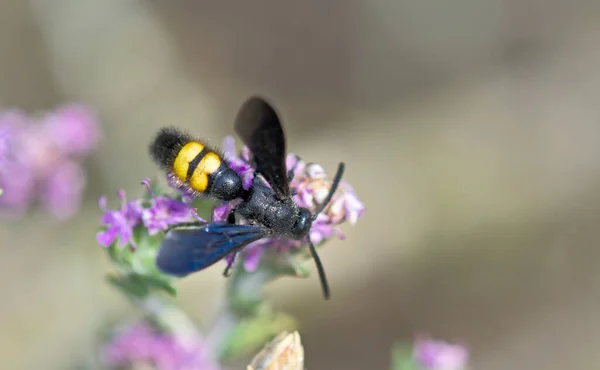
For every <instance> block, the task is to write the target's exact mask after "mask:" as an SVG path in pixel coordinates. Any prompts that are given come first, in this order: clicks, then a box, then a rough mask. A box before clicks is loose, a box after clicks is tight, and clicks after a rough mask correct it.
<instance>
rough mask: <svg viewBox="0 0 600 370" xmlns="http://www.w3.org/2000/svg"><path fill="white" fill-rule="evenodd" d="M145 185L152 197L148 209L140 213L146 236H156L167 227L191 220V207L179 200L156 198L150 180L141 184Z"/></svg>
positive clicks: (165, 197) (161, 196) (164, 197)
mask: <svg viewBox="0 0 600 370" xmlns="http://www.w3.org/2000/svg"><path fill="white" fill-rule="evenodd" d="M142 184H144V185H146V188H147V189H148V192H149V193H150V194H151V195H152V201H151V204H150V207H149V208H144V210H143V211H142V220H143V222H144V226H146V228H147V229H148V234H150V235H156V234H157V233H158V232H159V231H162V230H167V228H168V227H169V225H174V224H178V223H181V222H189V221H191V219H192V207H191V206H190V205H188V204H186V203H183V202H181V201H179V200H176V199H173V198H169V197H167V196H165V195H160V196H158V197H157V196H156V195H155V194H154V193H153V192H152V189H151V188H150V180H149V179H146V180H144V181H143V182H142Z"/></svg>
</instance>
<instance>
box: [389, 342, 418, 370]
mask: <svg viewBox="0 0 600 370" xmlns="http://www.w3.org/2000/svg"><path fill="white" fill-rule="evenodd" d="M392 370H418V368H417V364H416V363H415V360H414V356H413V353H412V348H411V346H409V345H405V344H401V343H396V344H394V346H393V348H392Z"/></svg>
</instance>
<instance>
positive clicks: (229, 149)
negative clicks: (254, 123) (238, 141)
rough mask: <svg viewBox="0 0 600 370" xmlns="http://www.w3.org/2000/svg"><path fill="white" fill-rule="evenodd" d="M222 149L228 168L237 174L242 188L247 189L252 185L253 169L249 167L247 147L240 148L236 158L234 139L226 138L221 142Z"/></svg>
mask: <svg viewBox="0 0 600 370" xmlns="http://www.w3.org/2000/svg"><path fill="white" fill-rule="evenodd" d="M223 148H224V152H225V159H226V160H227V161H228V162H229V166H230V167H231V169H233V170H234V171H235V172H237V173H238V174H239V175H240V176H241V178H242V186H243V187H244V189H248V188H249V187H250V185H251V184H252V178H253V177H254V169H253V168H252V166H250V164H249V162H250V152H249V150H248V148H247V147H244V148H242V152H241V155H240V156H239V157H238V155H237V153H236V148H235V138H234V137H233V136H226V137H225V139H224V140H223Z"/></svg>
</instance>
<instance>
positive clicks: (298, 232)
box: [292, 207, 312, 239]
mask: <svg viewBox="0 0 600 370" xmlns="http://www.w3.org/2000/svg"><path fill="white" fill-rule="evenodd" d="M298 211H299V212H298V218H297V219H296V222H295V223H294V226H292V235H293V236H294V238H295V239H301V238H303V237H304V236H306V234H308V232H309V231H310V228H311V226H312V215H311V213H310V211H309V210H308V209H306V208H302V207H300V208H299V209H298Z"/></svg>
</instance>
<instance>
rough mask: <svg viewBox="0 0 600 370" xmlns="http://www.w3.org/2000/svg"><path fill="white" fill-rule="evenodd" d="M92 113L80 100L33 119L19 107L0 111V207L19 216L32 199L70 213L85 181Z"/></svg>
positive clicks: (93, 125) (60, 215)
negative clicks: (84, 162)
mask: <svg viewBox="0 0 600 370" xmlns="http://www.w3.org/2000/svg"><path fill="white" fill-rule="evenodd" d="M96 130H97V129H96V123H95V120H94V118H93V117H92V116H91V115H89V113H88V112H87V111H86V110H85V108H84V107H82V106H77V105H71V106H65V107H62V108H58V109H57V110H56V111H54V112H51V113H48V114H46V117H43V118H41V119H35V118H32V117H29V116H27V115H26V114H25V113H23V112H21V111H19V110H13V111H8V112H5V113H2V114H0V187H3V188H4V189H5V194H4V197H3V199H0V208H1V209H3V210H4V211H7V213H9V214H11V215H12V216H16V217H20V216H21V215H23V214H24V213H25V211H26V210H27V209H28V208H29V206H30V205H31V204H32V203H34V202H35V201H41V202H42V204H44V205H45V206H46V208H47V209H48V210H49V211H50V212H51V213H52V214H53V215H54V216H56V217H57V218H63V219H64V218H68V217H71V216H73V215H74V214H75V213H76V211H77V210H78V209H79V205H80V203H81V198H82V193H83V190H84V186H85V183H86V181H85V172H84V170H83V168H82V165H81V160H82V159H83V156H85V155H86V154H88V153H89V151H90V150H91V149H93V147H94V146H95V144H96V139H97V132H96Z"/></svg>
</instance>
